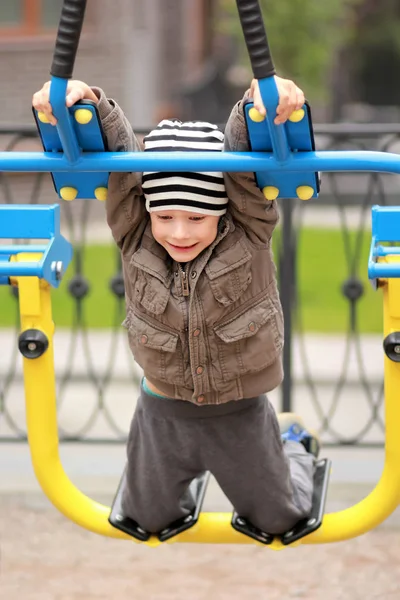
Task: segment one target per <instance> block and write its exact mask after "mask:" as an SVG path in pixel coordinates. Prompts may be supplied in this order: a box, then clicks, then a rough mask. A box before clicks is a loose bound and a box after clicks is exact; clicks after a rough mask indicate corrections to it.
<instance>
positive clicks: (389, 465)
mask: <svg viewBox="0 0 400 600" xmlns="http://www.w3.org/2000/svg"><path fill="white" fill-rule="evenodd" d="M15 259H16V260H23V261H27V260H37V257H35V256H34V255H31V254H28V255H22V254H20V255H17V257H16V258H15ZM386 260H396V258H393V259H392V257H386ZM13 283H14V284H16V285H18V286H19V297H20V314H21V328H22V331H26V330H27V329H38V330H40V331H42V332H43V333H44V334H45V335H46V336H47V338H48V340H49V346H48V349H47V351H46V352H45V353H44V354H43V355H42V356H41V357H39V358H37V359H34V360H32V359H27V358H24V359H23V361H24V379H25V394H26V412H27V429H28V439H29V445H30V451H31V457H32V463H33V467H34V470H35V474H36V477H37V479H38V481H39V483H40V485H41V487H42V488H43V491H44V492H45V494H46V495H47V497H48V498H49V499H50V500H51V502H52V503H53V504H54V505H55V506H56V507H57V508H58V510H60V511H61V512H62V513H63V514H64V515H65V516H66V517H67V518H68V519H70V520H72V521H74V522H75V523H77V524H78V525H80V526H81V527H84V528H85V529H88V530H90V531H92V532H94V533H98V534H100V535H104V536H108V537H114V538H121V539H130V540H132V539H133V538H131V537H130V536H128V535H126V534H124V533H123V532H121V531H119V530H117V529H115V528H113V527H112V526H111V525H110V524H109V523H108V516H109V514H110V508H109V507H107V506H104V505H102V504H99V503H98V502H95V501H93V500H91V499H90V498H89V497H87V496H85V495H84V494H83V493H82V492H80V491H79V490H78V489H77V488H76V487H75V486H74V485H73V483H72V482H71V481H70V480H69V478H68V477H67V475H66V473H65V471H64V469H63V467H62V464H61V461H60V456H59V451H58V446H59V440H58V428H57V413H56V390H55V373H54V359H53V333H54V324H53V321H52V313H51V298H50V287H49V285H48V284H47V283H46V282H43V281H39V280H38V279H37V278H36V277H23V278H22V277H21V278H18V279H16V280H15V281H14V282H13ZM383 295H384V315H385V323H384V328H385V335H387V334H388V333H390V332H392V331H400V280H397V279H391V280H388V281H386V282H383ZM399 390H400V363H393V362H392V361H390V360H389V359H387V358H385V405H386V454H385V466H384V470H383V474H382V477H381V479H380V481H379V483H378V485H377V486H376V488H375V489H374V490H373V491H372V492H371V493H370V495H369V496H367V497H366V498H365V499H364V500H362V501H361V502H359V503H358V504H356V505H355V506H353V507H351V508H348V509H346V510H343V511H340V512H337V513H332V514H327V515H326V516H325V518H324V522H323V525H322V527H321V528H320V529H319V530H318V531H316V532H315V533H313V534H311V535H309V536H307V537H306V538H304V539H303V540H301V542H302V543H304V544H316V543H328V542H337V541H340V540H345V539H349V538H353V537H356V536H358V535H361V534H363V533H365V532H367V531H369V530H370V529H373V528H374V527H376V526H377V525H379V524H380V523H381V522H382V521H384V520H385V519H386V518H387V517H388V516H389V515H390V514H391V513H392V512H393V511H394V510H395V508H396V507H397V506H398V504H399V502H400V435H399V432H398V428H399V424H400V402H399V401H398V398H399ZM230 523H231V514H230V513H202V514H201V516H200V519H199V521H198V523H197V524H196V525H195V526H194V527H193V528H192V529H189V530H187V531H186V532H183V533H181V534H180V535H179V536H177V537H176V538H173V539H172V540H171V542H186V543H189V542H195V543H213V544H216V543H220V544H230V543H240V544H255V543H257V542H255V541H254V540H252V539H251V538H249V537H247V536H245V535H242V534H241V533H238V532H237V531H235V530H234V529H233V528H232V527H231V524H230ZM142 543H143V542H142ZM144 543H146V544H147V545H152V546H154V545H158V544H159V542H158V541H157V540H156V538H155V537H153V538H151V539H150V540H149V541H148V542H144ZM269 547H270V548H273V549H280V548H281V547H283V546H282V545H281V544H280V543H278V542H274V543H273V544H272V546H269Z"/></svg>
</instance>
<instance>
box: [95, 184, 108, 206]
mask: <svg viewBox="0 0 400 600" xmlns="http://www.w3.org/2000/svg"><path fill="white" fill-rule="evenodd" d="M107 194H108V189H107V188H106V187H98V188H96V189H95V190H94V195H95V198H97V200H100V201H101V202H104V201H105V200H107Z"/></svg>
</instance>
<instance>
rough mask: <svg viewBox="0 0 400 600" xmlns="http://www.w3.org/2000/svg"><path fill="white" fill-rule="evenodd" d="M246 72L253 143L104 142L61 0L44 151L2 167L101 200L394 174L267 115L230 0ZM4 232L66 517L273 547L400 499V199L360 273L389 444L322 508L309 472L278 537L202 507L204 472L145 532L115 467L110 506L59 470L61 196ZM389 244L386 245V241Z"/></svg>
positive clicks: (386, 158)
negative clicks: (305, 493) (170, 184)
mask: <svg viewBox="0 0 400 600" xmlns="http://www.w3.org/2000/svg"><path fill="white" fill-rule="evenodd" d="M237 6H238V10H239V16H240V20H241V24H242V28H243V32H244V36H245V39H246V43H247V47H248V51H249V55H250V60H251V64H252V69H253V74H254V77H255V78H256V79H258V80H259V84H260V90H261V95H262V98H263V102H264V105H265V106H266V109H267V116H266V118H263V117H262V116H261V115H260V114H259V113H258V111H257V110H256V109H255V108H254V106H253V104H252V103H249V104H248V105H247V106H246V108H245V112H246V122H247V126H248V132H249V141H250V147H251V151H250V152H245V153H241V152H226V153H219V152H196V153H190V152H187V153H186V152H179V153H178V152H176V153H171V154H169V155H168V154H167V153H157V152H151V153H140V152H135V153H133V152H124V153H120V152H108V151H107V148H106V144H105V140H104V136H103V135H102V131H101V127H100V120H99V118H98V115H97V111H96V106H95V105H93V104H92V103H90V102H80V103H79V104H77V105H75V106H73V107H72V108H70V109H67V108H66V106H65V96H66V88H67V82H68V80H69V79H70V78H71V77H72V71H73V66H74V62H75V56H76V52H77V49H78V44H79V38H80V32H81V28H82V24H83V19H84V13H85V8H86V0H64V5H63V9H62V14H61V20H60V25H59V30H58V34H57V40H56V45H55V51H54V58H53V63H52V67H51V76H52V79H51V91H50V102H51V105H52V107H53V111H54V114H55V116H56V117H57V120H58V122H57V126H56V127H52V126H51V125H50V124H49V123H48V122H46V119H45V117H44V115H43V114H35V118H36V121H37V124H38V127H39V131H40V135H41V138H42V142H43V146H44V152H43V153H41V152H35V153H30V152H0V171H4V172H12V171H13V172H49V173H51V174H52V177H53V182H54V186H55V189H56V192H57V193H58V195H59V197H60V198H62V199H64V200H74V199H75V198H85V199H91V198H97V199H98V200H106V198H107V182H108V176H109V173H110V172H116V171H118V172H125V171H128V172H132V171H133V172H143V171H175V170H177V169H179V170H180V171H227V172H228V171H229V172H236V171H239V172H243V171H244V172H254V173H255V176H256V180H257V184H258V185H259V187H260V188H261V189H262V190H263V192H264V195H265V197H266V199H267V200H275V199H282V200H283V201H285V200H284V199H285V198H300V199H302V200H307V199H310V198H316V197H317V196H318V192H319V176H318V173H319V172H338V171H359V172H370V171H375V172H384V173H400V157H399V156H398V155H395V154H390V153H383V152H368V151H351V152H350V151H340V152H331V151H329V152H328V151H327V152H317V151H315V147H314V139H313V130H312V123H311V116H310V110H309V107H308V105H307V104H305V105H304V106H303V108H302V109H301V110H300V111H296V112H295V113H293V115H292V116H291V117H290V119H289V121H288V122H287V123H286V124H284V125H279V126H276V125H275V124H274V122H273V120H274V116H275V113H276V108H277V105H278V92H277V88H276V84H275V80H274V77H273V75H274V67H273V62H272V58H271V54H270V51H269V46H268V42H267V37H266V32H265V28H264V23H263V19H262V14H261V10H260V6H259V3H258V1H257V0H237ZM0 239H27V240H31V241H32V242H36V244H35V243H32V244H25V245H18V244H11V245H5V244H3V245H0V285H13V286H18V291H19V308H20V318H21V333H20V336H19V349H20V352H21V354H22V356H23V368H24V381H25V396H26V418H27V432H28V441H29V446H30V452H31V458H32V463H33V467H34V470H35V474H36V477H37V479H38V481H39V483H40V485H41V486H42V488H43V491H44V492H45V494H46V495H47V496H48V498H49V499H50V500H51V501H52V503H53V504H54V505H55V506H56V507H57V508H58V509H59V510H60V511H61V512H62V513H63V514H64V515H65V516H66V517H67V518H69V519H70V520H72V521H74V522H75V523H77V524H78V525H80V526H81V527H84V528H86V529H88V530H90V531H92V532H94V533H98V534H100V535H104V536H109V537H115V538H121V539H134V540H136V541H141V542H143V543H146V544H148V545H153V546H154V545H158V544H160V543H162V542H165V541H172V542H195V543H224V544H226V543H259V544H264V545H266V546H268V547H270V548H273V549H280V548H283V547H284V546H287V545H290V544H293V543H305V544H316V543H329V542H336V541H340V540H345V539H349V538H353V537H355V536H358V535H361V534H363V533H365V532H366V531H368V530H370V529H373V528H374V527H376V526H377V525H379V523H381V522H382V521H384V520H385V519H386V518H387V517H388V516H389V515H390V514H391V513H392V512H393V511H394V510H395V508H396V507H397V506H398V504H399V502H400V437H399V436H398V427H397V424H398V423H399V422H400V405H399V403H398V399H397V396H398V390H399V389H400V364H399V363H400V248H399V247H398V246H396V245H394V244H395V243H396V242H400V207H390V208H389V207H378V206H375V207H373V209H372V242H371V250H370V257H369V264H368V274H369V278H370V279H371V281H372V283H373V285H374V286H375V288H381V289H382V291H383V310H384V343H383V348H384V353H385V356H384V378H385V416H386V444H385V445H386V452H385V465H384V469H383V473H382V476H381V479H380V481H379V482H378V484H377V486H376V487H375V489H374V490H373V491H372V492H371V493H370V494H369V496H367V497H366V498H365V499H364V500H362V501H361V502H359V503H358V504H356V505H354V506H353V507H351V508H348V509H346V510H343V511H340V512H336V513H332V514H326V515H324V507H325V500H326V494H327V486H328V477H329V470H330V461H329V460H327V459H321V460H319V461H318V462H317V465H316V471H315V481H314V484H315V490H314V498H313V508H312V513H311V514H310V516H309V518H308V519H306V520H304V521H302V522H300V523H299V524H298V525H297V526H296V527H295V528H293V530H292V531H289V532H286V533H285V534H284V535H282V536H280V537H279V538H277V537H275V538H274V537H273V536H271V535H269V534H268V532H262V531H260V530H258V529H256V528H255V527H253V526H252V524H251V523H249V522H248V521H246V519H243V518H242V517H241V516H240V515H237V514H236V513H233V515H231V514H230V513H204V512H202V511H201V506H202V501H203V498H204V494H205V491H206V486H207V482H208V477H209V475H208V474H207V473H206V474H204V475H202V476H201V477H199V478H197V479H196V480H194V481H193V482H192V484H191V485H192V486H193V491H194V493H195V496H196V498H197V504H196V509H195V511H194V512H193V513H192V514H191V515H189V517H186V519H184V520H182V521H179V522H176V523H173V524H171V526H170V527H168V528H167V529H165V530H164V531H163V532H160V534H159V535H149V534H148V533H147V532H145V531H144V530H143V529H141V528H140V526H138V524H137V523H135V522H134V521H132V520H130V519H127V518H126V517H125V516H124V515H123V511H122V508H121V490H122V488H123V485H124V477H122V480H121V484H120V487H119V490H118V491H117V494H116V497H115V501H114V503H113V506H112V508H110V507H107V506H103V505H101V504H99V503H98V502H95V501H94V500H92V499H90V498H89V497H87V496H85V495H84V494H83V493H82V492H81V491H80V490H78V489H77V488H76V487H75V486H74V485H73V484H72V482H71V481H70V480H69V478H68V476H67V475H66V473H65V471H64V469H63V467H62V464H61V462H60V457H59V451H58V446H59V439H58V428H57V413H56V390H55V372H54V357H53V334H54V323H53V319H52V311H51V298H50V290H51V287H54V288H57V287H58V286H59V284H60V281H61V279H62V276H63V273H64V272H65V270H66V269H67V267H68V265H69V263H70V261H71V259H72V247H71V244H70V243H69V242H68V241H67V240H65V239H64V238H63V236H62V235H61V234H60V207H59V205H58V204H56V205H54V206H30V205H23V206H9V205H7V206H5V205H2V206H0ZM388 244H389V245H388Z"/></svg>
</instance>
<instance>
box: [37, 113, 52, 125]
mask: <svg viewBox="0 0 400 600" xmlns="http://www.w3.org/2000/svg"><path fill="white" fill-rule="evenodd" d="M37 115H38V119H39V121H40V122H41V123H50V121H49V120H48V118H47V117H46V115H45V114H44V112H41V111H39V112H38V114H37Z"/></svg>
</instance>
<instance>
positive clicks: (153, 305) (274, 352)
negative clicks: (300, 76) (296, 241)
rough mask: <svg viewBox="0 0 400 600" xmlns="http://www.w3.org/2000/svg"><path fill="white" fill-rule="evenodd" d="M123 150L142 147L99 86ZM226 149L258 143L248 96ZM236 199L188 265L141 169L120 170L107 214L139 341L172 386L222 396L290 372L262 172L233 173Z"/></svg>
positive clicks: (206, 400) (200, 395)
mask: <svg viewBox="0 0 400 600" xmlns="http://www.w3.org/2000/svg"><path fill="white" fill-rule="evenodd" d="M94 91H95V92H96V93H97V94H98V96H99V97H100V102H99V111H100V116H101V120H102V124H103V128H104V132H105V135H106V137H107V141H108V146H109V149H110V150H113V151H140V150H142V148H141V146H140V144H139V142H138V141H137V139H136V137H135V135H134V133H133V131H132V127H131V125H130V124H129V122H128V121H127V119H126V117H125V116H124V114H123V112H122V111H121V109H120V108H119V106H118V105H117V104H116V103H115V102H113V101H112V100H107V99H106V97H105V96H104V93H103V92H102V91H101V90H99V89H98V88H94ZM246 97H247V94H246V95H245V97H244V98H243V100H242V101H241V102H239V103H238V104H237V105H236V106H235V107H234V108H233V111H232V114H231V116H230V118H229V121H228V123H227V127H226V130H225V149H226V150H228V151H246V150H248V142H247V132H246V126H245V122H244V116H243V102H244V101H245V99H246ZM225 185H226V190H227V194H228V197H229V201H230V203H229V209H228V212H227V214H226V215H224V216H223V217H221V220H220V224H219V232H218V235H217V237H216V239H215V241H214V242H213V243H212V244H211V246H209V247H208V249H206V250H205V251H204V252H202V253H201V254H200V255H199V256H198V257H197V258H195V260H193V261H192V262H191V263H189V264H187V265H186V267H185V271H183V269H182V267H181V265H180V264H178V263H176V262H174V261H173V260H172V259H171V257H170V256H169V255H168V253H167V252H166V250H165V249H164V248H163V247H162V246H160V245H159V244H158V243H157V242H156V241H155V240H154V238H153V236H152V233H151V226H150V218H149V214H148V213H147V211H146V209H145V202H144V197H143V195H142V191H141V173H112V174H111V175H110V180H109V192H108V200H107V203H106V208H107V220H108V224H109V226H110V228H111V231H112V234H113V236H114V239H115V241H116V242H117V244H118V246H119V247H120V249H121V254H122V261H123V270H124V278H125V291H126V306H127V318H126V320H125V322H124V324H125V325H126V327H127V329H128V336H129V343H130V347H131V349H132V352H133V355H134V358H135V360H136V362H137V363H138V364H139V365H140V366H141V367H142V368H143V370H144V373H145V375H146V377H147V378H148V379H149V380H150V381H151V382H152V383H153V384H154V385H155V386H156V387H157V388H158V389H159V390H161V391H162V392H163V393H164V394H165V395H166V396H169V397H171V398H177V399H182V400H189V401H190V402H193V403H195V404H199V405H204V404H220V403H224V402H229V401H230V400H239V399H241V398H249V397H253V396H257V395H259V394H261V393H264V392H268V391H270V390H272V389H273V388H275V387H276V386H277V385H278V384H279V383H280V382H281V380H282V366H281V351H282V345H283V319H282V311H281V305H280V301H279V296H278V291H277V285H276V276H275V266H274V263H273V257H272V251H271V235H272V232H273V230H274V228H275V226H276V224H277V221H278V211H277V206H276V203H275V202H267V201H266V200H265V198H264V196H263V194H262V193H261V192H260V190H259V189H258V188H257V186H256V184H255V180H254V175H253V174H252V173H225Z"/></svg>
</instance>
